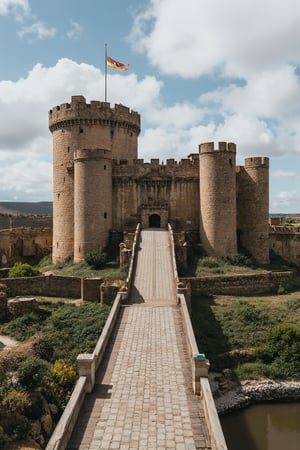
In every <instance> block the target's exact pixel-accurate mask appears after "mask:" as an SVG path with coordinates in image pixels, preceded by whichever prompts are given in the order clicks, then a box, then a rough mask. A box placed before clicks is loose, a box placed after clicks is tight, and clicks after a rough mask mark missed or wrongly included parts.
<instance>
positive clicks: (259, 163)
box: [245, 156, 269, 169]
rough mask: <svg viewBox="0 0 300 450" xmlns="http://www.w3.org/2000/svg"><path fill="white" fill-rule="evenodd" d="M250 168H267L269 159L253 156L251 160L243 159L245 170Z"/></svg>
mask: <svg viewBox="0 0 300 450" xmlns="http://www.w3.org/2000/svg"><path fill="white" fill-rule="evenodd" d="M250 167H265V168H268V167H269V158H267V157H265V156H255V157H251V158H245V169H248V168H250Z"/></svg>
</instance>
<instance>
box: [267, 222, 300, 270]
mask: <svg viewBox="0 0 300 450" xmlns="http://www.w3.org/2000/svg"><path fill="white" fill-rule="evenodd" d="M269 246H270V250H271V251H272V252H273V253H274V254H275V255H278V256H280V257H281V258H283V259H284V260H285V261H288V262H291V263H294V264H297V265H298V266H299V265H300V233H299V232H297V231H294V230H292V229H290V230H289V229H287V228H285V227H272V228H270V231H269Z"/></svg>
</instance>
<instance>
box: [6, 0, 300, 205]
mask: <svg viewBox="0 0 300 450" xmlns="http://www.w3.org/2000/svg"><path fill="white" fill-rule="evenodd" d="M299 23H300V3H299V1H298V0H285V2H282V1H279V0H251V1H250V0H243V1H240V0H224V1H222V2H220V1H219V0H210V1H209V2H208V1H207V0H206V1H204V0H185V1H184V2H183V1H182V0H126V1H125V0H109V1H103V0H85V1H82V0H52V1H51V2H46V1H45V0H0V57H1V61H2V64H1V65H0V114H1V126H0V200H1V201H42V200H51V199H52V165H51V161H52V142H51V134H50V132H49V130H48V110H49V109H51V108H52V107H53V106H55V105H58V104H60V103H65V102H68V101H70V99H71V96H72V95H84V96H85V97H86V99H87V101H88V102H89V101H91V100H104V49H105V43H107V45H108V54H109V55H110V56H111V57H112V58H114V59H117V60H119V61H121V62H123V63H129V64H130V68H129V70H128V71H126V72H122V73H119V72H116V71H114V70H112V69H108V101H110V102H111V103H112V104H115V103H122V104H125V105H126V106H128V107H130V108H131V109H133V110H135V111H138V112H139V113H140V114H141V117H142V132H141V135H140V139H139V157H140V158H144V159H145V161H148V160H149V159H150V158H156V157H159V158H160V159H161V160H162V161H163V160H165V159H167V158H175V159H177V160H180V159H181V158H185V157H186V156H187V155H188V154H189V153H195V152H197V151H198V145H199V144H200V143H202V142H208V141H215V142H217V141H229V142H235V143H236V145H237V161H238V164H243V161H244V158H246V157H249V156H268V157H269V158H270V212H272V213H276V212H278V213H279V212H282V213H300V207H299V205H300V182H299V181H300V164H299V162H300V51H299V43H300V27H299Z"/></svg>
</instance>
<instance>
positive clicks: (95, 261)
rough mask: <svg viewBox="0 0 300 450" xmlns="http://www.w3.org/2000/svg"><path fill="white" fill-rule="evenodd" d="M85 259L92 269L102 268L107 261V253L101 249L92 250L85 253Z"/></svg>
mask: <svg viewBox="0 0 300 450" xmlns="http://www.w3.org/2000/svg"><path fill="white" fill-rule="evenodd" d="M85 261H86V262H87V264H88V265H89V266H91V267H92V269H96V270H97V269H102V268H103V267H104V266H105V264H106V262H107V253H105V252H103V251H102V250H101V249H99V250H94V251H92V252H90V253H88V254H87V255H86V258H85Z"/></svg>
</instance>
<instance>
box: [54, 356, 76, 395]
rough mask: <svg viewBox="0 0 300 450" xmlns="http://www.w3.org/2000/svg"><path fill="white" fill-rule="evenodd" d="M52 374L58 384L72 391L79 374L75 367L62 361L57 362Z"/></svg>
mask: <svg viewBox="0 0 300 450" xmlns="http://www.w3.org/2000/svg"><path fill="white" fill-rule="evenodd" d="M51 372H52V373H53V375H54V378H55V380H56V382H57V383H59V384H60V385H61V386H63V387H64V388H68V389H71V388H72V387H73V385H74V383H75V381H76V379H77V374H76V371H75V369H74V368H73V366H71V365H69V364H66V363H65V362H64V361H62V360H61V359H59V360H57V361H55V363H54V366H53V367H52V369H51Z"/></svg>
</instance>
